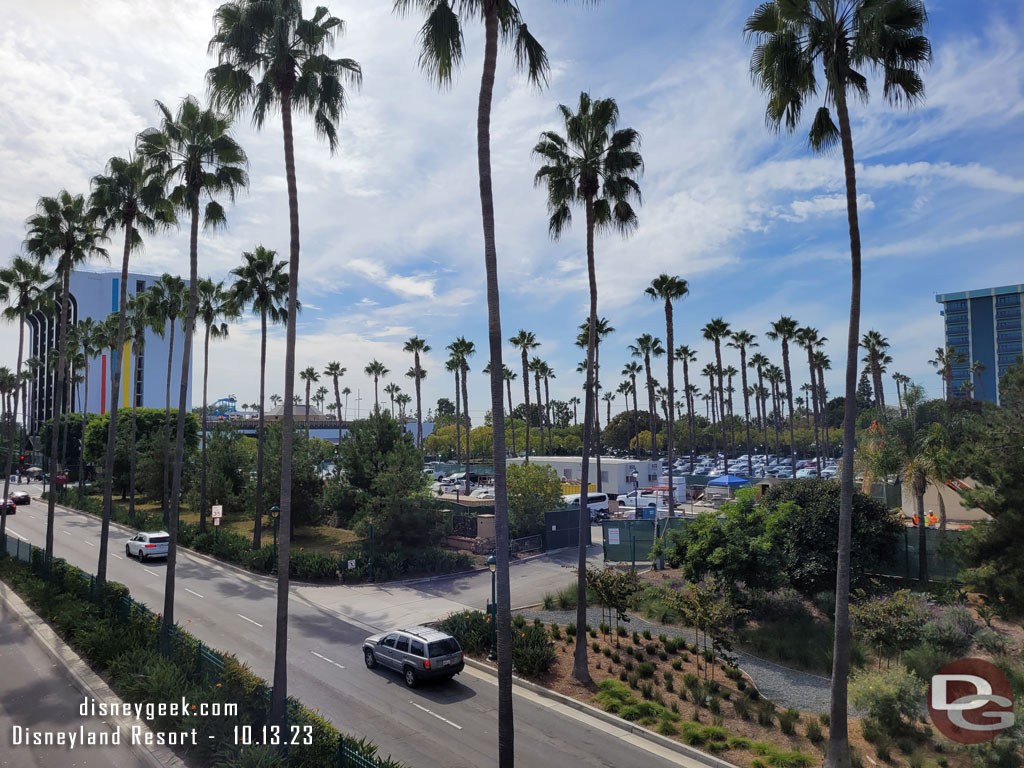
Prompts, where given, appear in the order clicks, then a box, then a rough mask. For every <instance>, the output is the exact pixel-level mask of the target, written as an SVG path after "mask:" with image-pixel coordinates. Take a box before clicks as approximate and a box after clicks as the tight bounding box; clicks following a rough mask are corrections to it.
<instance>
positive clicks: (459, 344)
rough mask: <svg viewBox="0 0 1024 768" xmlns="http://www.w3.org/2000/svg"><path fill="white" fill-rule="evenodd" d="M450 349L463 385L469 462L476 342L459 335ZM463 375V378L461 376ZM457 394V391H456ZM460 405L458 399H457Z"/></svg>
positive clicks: (467, 479) (467, 484) (467, 487)
mask: <svg viewBox="0 0 1024 768" xmlns="http://www.w3.org/2000/svg"><path fill="white" fill-rule="evenodd" d="M448 351H449V352H450V353H451V354H452V357H453V358H454V359H455V361H456V362H457V363H458V368H457V371H456V374H455V375H456V378H457V379H459V380H460V381H461V386H462V414H463V418H464V419H465V421H466V463H467V464H468V463H469V431H470V429H471V428H472V421H471V420H470V418H469V391H468V386H467V384H468V382H467V378H468V376H467V374H468V373H469V358H470V357H471V356H472V355H474V354H476V344H474V343H473V342H472V341H469V340H468V339H467V338H466V337H465V336H459V337H458V338H457V339H456V340H455V341H453V342H452V343H451V344H449V345H448ZM460 377H461V378H460ZM456 394H457V393H456ZM456 405H458V400H456ZM466 493H467V494H468V493H469V475H468V474H467V475H466Z"/></svg>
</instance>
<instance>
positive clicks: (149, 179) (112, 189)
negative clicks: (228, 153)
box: [79, 155, 175, 584]
mask: <svg viewBox="0 0 1024 768" xmlns="http://www.w3.org/2000/svg"><path fill="white" fill-rule="evenodd" d="M92 188H93V191H92V195H91V196H90V199H89V204H90V205H91V206H92V209H93V215H95V216H96V218H97V220H98V222H99V223H100V225H101V226H102V228H103V232H104V234H107V233H109V232H111V231H113V230H115V229H121V230H123V231H124V250H123V254H122V257H121V278H120V282H119V290H120V296H119V297H118V303H117V336H116V338H115V339H114V343H115V344H116V349H117V351H118V354H123V350H124V347H125V338H126V335H127V327H126V311H127V305H128V263H129V259H130V256H131V252H132V251H133V250H137V249H139V248H141V247H142V236H141V235H140V231H145V232H150V233H152V232H154V231H156V228H157V225H169V224H171V223H173V222H174V218H175V217H174V210H173V209H172V208H171V206H170V203H169V201H168V200H167V198H166V197H165V195H164V179H163V176H162V174H161V173H160V169H159V168H158V167H157V166H156V165H155V164H154V163H153V162H151V161H149V160H148V159H147V158H145V157H138V156H132V155H129V156H128V157H127V158H123V157H112V158H110V160H108V161H107V168H106V173H105V174H101V175H99V176H95V177H94V178H93V180H92ZM111 364H112V365H113V358H111ZM86 366H88V358H87V359H86ZM112 372H113V382H112V386H111V391H112V392H113V393H114V397H115V400H116V397H117V394H116V393H117V392H119V391H120V389H121V386H120V385H121V366H120V365H113V371H112ZM86 386H87V387H88V374H87V375H86ZM119 410H120V409H119V408H117V407H116V405H115V406H114V407H112V408H111V409H110V421H109V422H108V424H107V452H106V458H105V462H104V472H103V518H102V522H101V524H100V553H99V565H98V566H97V568H96V580H97V581H98V582H100V583H101V584H102V583H103V582H104V581H106V578H107V540H108V538H109V533H110V516H111V512H112V504H113V492H114V453H115V450H114V448H115V445H116V443H117V417H118V411H119ZM83 429H84V422H83ZM83 442H84V433H83ZM79 474H80V475H81V472H80V473H79Z"/></svg>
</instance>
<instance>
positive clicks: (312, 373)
mask: <svg viewBox="0 0 1024 768" xmlns="http://www.w3.org/2000/svg"><path fill="white" fill-rule="evenodd" d="M299 378H300V379H302V380H303V381H304V382H305V383H306V418H305V422H306V439H307V440H309V389H310V387H312V386H313V383H314V382H317V381H320V374H319V373H317V370H316V368H314V367H313V366H312V365H310V366H308V367H306V368H303V369H302V370H301V371H299ZM391 410H392V411H394V410H395V400H394V396H392V398H391ZM392 415H394V414H392Z"/></svg>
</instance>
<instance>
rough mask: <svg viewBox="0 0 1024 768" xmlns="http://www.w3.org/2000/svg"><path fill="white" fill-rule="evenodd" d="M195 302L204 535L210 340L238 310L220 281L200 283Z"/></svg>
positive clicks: (221, 334)
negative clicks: (199, 328) (200, 332)
mask: <svg viewBox="0 0 1024 768" xmlns="http://www.w3.org/2000/svg"><path fill="white" fill-rule="evenodd" d="M198 301H199V306H198V307H197V308H196V316H197V317H198V318H199V319H200V320H202V322H203V327H204V328H205V331H204V336H203V410H202V414H203V418H202V424H201V428H200V439H201V448H200V450H201V452H202V472H201V480H200V483H199V532H200V533H204V532H205V531H206V433H207V431H208V429H207V424H206V419H207V412H206V397H207V382H208V378H209V371H210V339H225V338H227V336H228V324H227V323H226V322H224V321H225V320H231V319H234V318H236V317H238V315H239V309H240V308H239V307H238V305H237V304H236V303H235V301H234V300H233V297H232V296H231V294H230V293H229V292H228V290H227V289H226V288H225V287H224V282H223V281H221V282H217V283H215V282H213V280H211V279H210V278H208V277H207V278H203V279H202V280H200V281H199V288H198Z"/></svg>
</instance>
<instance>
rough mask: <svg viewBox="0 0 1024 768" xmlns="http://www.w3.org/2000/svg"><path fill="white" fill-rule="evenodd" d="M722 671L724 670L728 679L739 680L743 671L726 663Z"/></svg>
mask: <svg viewBox="0 0 1024 768" xmlns="http://www.w3.org/2000/svg"><path fill="white" fill-rule="evenodd" d="M722 671H723V672H725V676H726V677H728V678H729V679H730V680H739V679H740V678H742V677H743V673H742V672H740V670H739V668H738V667H730V666H728V665H726V666H725V667H724V668H723V670H722Z"/></svg>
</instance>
